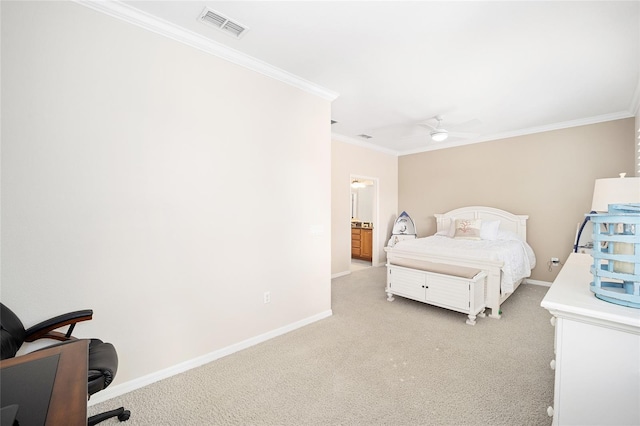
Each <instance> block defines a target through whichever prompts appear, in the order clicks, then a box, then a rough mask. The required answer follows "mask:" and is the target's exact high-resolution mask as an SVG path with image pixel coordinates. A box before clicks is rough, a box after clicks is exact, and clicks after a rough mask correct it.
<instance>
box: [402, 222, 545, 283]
mask: <svg viewBox="0 0 640 426" xmlns="http://www.w3.org/2000/svg"><path fill="white" fill-rule="evenodd" d="M503 238H504V239H498V240H465V239H457V238H450V237H447V236H442V235H433V236H430V237H425V238H417V239H413V240H404V241H399V242H397V243H396V244H395V246H394V250H395V249H397V250H403V251H412V252H416V253H419V254H426V255H440V256H451V257H468V258H474V259H487V260H497V261H501V262H504V265H503V266H502V268H501V269H502V278H501V283H500V286H501V290H502V293H511V292H513V286H514V284H515V283H517V282H518V281H520V280H521V279H522V278H526V277H528V276H530V275H531V269H533V268H534V267H535V266H536V257H535V254H534V253H533V249H532V248H531V246H529V244H527V243H526V242H524V241H522V240H520V239H518V238H517V237H515V236H514V237H503Z"/></svg>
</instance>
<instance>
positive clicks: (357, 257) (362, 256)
mask: <svg viewBox="0 0 640 426" xmlns="http://www.w3.org/2000/svg"><path fill="white" fill-rule="evenodd" d="M349 187H350V196H351V203H350V205H351V218H350V220H351V267H350V271H351V272H354V271H358V270H361V269H366V268H370V267H371V266H372V265H375V264H377V262H378V254H377V252H376V250H375V247H377V226H376V225H377V213H378V207H377V206H378V179H377V178H373V177H367V176H360V175H351V176H350V178H349Z"/></svg>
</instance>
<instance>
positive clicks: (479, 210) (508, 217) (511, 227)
mask: <svg viewBox="0 0 640 426" xmlns="http://www.w3.org/2000/svg"><path fill="white" fill-rule="evenodd" d="M434 216H435V217H436V225H437V231H436V232H441V231H443V230H446V229H449V226H450V224H451V220H453V221H455V220H456V219H482V220H483V221H484V220H486V221H489V220H499V221H500V229H501V230H504V231H511V232H514V233H515V234H517V235H518V236H520V238H522V240H523V241H527V219H529V216H527V215H516V214H513V213H509V212H507V211H504V210H500V209H496V208H493V207H482V206H471V207H461V208H459V209H455V210H451V211H450V212H447V213H436V214H435V215H434Z"/></svg>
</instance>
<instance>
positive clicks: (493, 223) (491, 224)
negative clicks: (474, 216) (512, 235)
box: [480, 220, 500, 241]
mask: <svg viewBox="0 0 640 426" xmlns="http://www.w3.org/2000/svg"><path fill="white" fill-rule="evenodd" d="M499 228H500V221H499V220H483V221H482V227H481V228H480V238H482V239H483V240H492V241H493V240H497V239H498V229H499Z"/></svg>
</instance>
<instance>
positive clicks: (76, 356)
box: [0, 340, 89, 426]
mask: <svg viewBox="0 0 640 426" xmlns="http://www.w3.org/2000/svg"><path fill="white" fill-rule="evenodd" d="M88 353H89V341H88V340H74V341H71V342H69V343H65V344H62V345H58V346H54V347H52V348H47V349H43V350H40V351H36V352H32V353H29V354H26V355H22V356H18V357H15V358H10V359H6V360H3V361H0V376H1V375H2V373H3V371H5V369H9V368H10V367H14V368H20V369H24V370H14V369H12V370H13V371H12V374H19V373H20V372H27V371H28V370H29V369H30V368H31V366H33V365H35V363H36V362H37V361H40V360H43V359H45V358H48V357H53V358H52V359H54V358H55V357H57V369H56V371H55V379H54V382H53V388H52V389H51V393H50V395H51V397H50V399H49V401H34V400H32V399H30V400H22V401H15V402H13V401H12V397H13V398H16V397H17V396H16V395H12V392H11V388H9V389H7V388H6V386H3V393H2V406H6V405H8V404H13V403H17V404H18V405H19V406H20V408H19V409H18V416H17V419H18V421H20V424H21V425H22V424H27V423H23V421H22V420H21V414H22V415H24V413H25V410H31V409H34V408H33V407H37V406H41V405H40V404H47V405H48V407H49V408H48V410H47V414H46V422H45V423H44V424H45V425H71V426H75V425H86V424H87V396H88V394H87V374H88V367H87V365H88ZM54 365H55V363H54ZM25 377H27V375H26V374H25ZM5 385H6V383H5ZM20 385H21V386H25V387H26V389H29V388H32V387H33V386H37V383H35V384H34V383H30V382H29V380H25V382H21V383H20ZM23 389H24V388H23ZM47 392H48V391H47ZM45 407H46V405H45ZM35 426H37V425H35Z"/></svg>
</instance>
